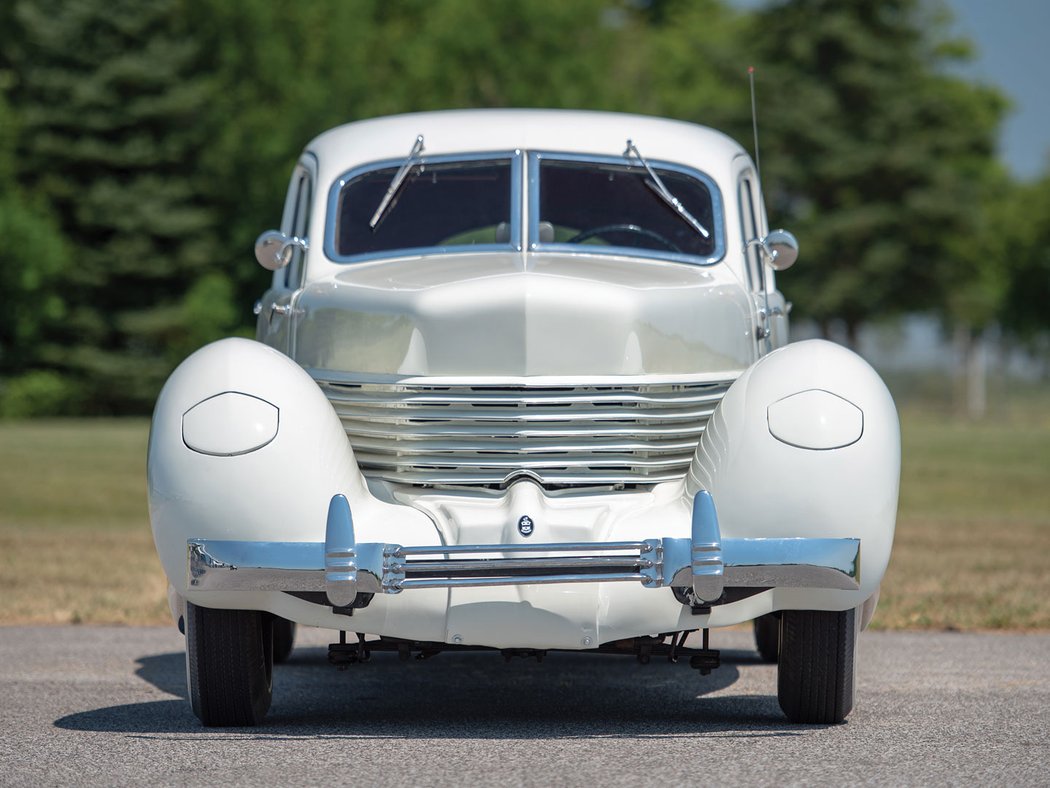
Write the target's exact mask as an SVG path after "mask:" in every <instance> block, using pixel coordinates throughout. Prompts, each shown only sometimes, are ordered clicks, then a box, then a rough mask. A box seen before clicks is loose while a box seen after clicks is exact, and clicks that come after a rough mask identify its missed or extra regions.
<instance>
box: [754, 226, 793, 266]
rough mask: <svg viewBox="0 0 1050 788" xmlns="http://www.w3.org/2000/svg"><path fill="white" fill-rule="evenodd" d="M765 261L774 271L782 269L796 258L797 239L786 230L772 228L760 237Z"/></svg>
mask: <svg viewBox="0 0 1050 788" xmlns="http://www.w3.org/2000/svg"><path fill="white" fill-rule="evenodd" d="M762 250H763V251H764V252H765V255H766V262H768V263H769V267H770V268H772V269H773V270H774V271H784V270H786V269H788V268H790V267H791V266H793V265H794V264H795V261H796V260H797V259H798V239H797V238H795V236H794V234H793V233H789V232H788V231H787V230H772V231H770V233H769V235H767V236H766V237H765V238H763V239H762Z"/></svg>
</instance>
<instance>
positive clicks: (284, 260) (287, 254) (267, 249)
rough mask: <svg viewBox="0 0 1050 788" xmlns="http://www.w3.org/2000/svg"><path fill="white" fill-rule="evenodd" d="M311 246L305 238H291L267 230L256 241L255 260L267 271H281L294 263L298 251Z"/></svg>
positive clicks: (276, 231)
mask: <svg viewBox="0 0 1050 788" xmlns="http://www.w3.org/2000/svg"><path fill="white" fill-rule="evenodd" d="M309 248H310V246H309V244H308V243H307V242H306V239H305V238H289V237H288V236H287V235H285V234H284V233H282V232H281V231H280V230H267V231H266V232H264V233H263V234H262V235H260V236H259V237H258V238H256V239H255V259H256V260H258V261H259V265H261V266H262V267H263V268H265V269H266V270H267V271H279V270H280V269H282V268H284V267H285V266H286V265H288V263H290V262H292V255H293V254H295V250H296V249H302V250H303V251H304V252H305V251H306V250H307V249H309Z"/></svg>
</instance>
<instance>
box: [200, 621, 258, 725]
mask: <svg viewBox="0 0 1050 788" xmlns="http://www.w3.org/2000/svg"><path fill="white" fill-rule="evenodd" d="M273 620H274V617H273V616H271V615H270V614H269V613H261V612H259V611H257V610H213V609H211V608H207V607H198V606H197V605H194V604H193V603H192V602H188V603H187V604H186V675H187V679H188V682H189V691H190V703H191V704H192V705H193V713H194V714H196V715H197V717H198V719H200V721H201V722H202V723H204V724H205V725H208V726H215V725H222V726H234V725H237V726H240V725H258V724H259V723H260V722H262V719H263V717H265V716H266V712H267V710H269V708H270V698H271V697H272V694H273Z"/></svg>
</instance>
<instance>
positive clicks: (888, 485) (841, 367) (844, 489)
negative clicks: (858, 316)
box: [686, 340, 900, 609]
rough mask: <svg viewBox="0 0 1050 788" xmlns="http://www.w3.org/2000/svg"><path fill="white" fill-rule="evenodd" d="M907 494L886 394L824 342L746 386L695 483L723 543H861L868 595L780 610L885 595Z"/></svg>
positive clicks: (728, 400) (729, 403)
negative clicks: (711, 503) (712, 510)
mask: <svg viewBox="0 0 1050 788" xmlns="http://www.w3.org/2000/svg"><path fill="white" fill-rule="evenodd" d="M774 433H776V434H774ZM899 483H900V426H899V422H898V419H897V411H896V408H895V407H894V404H893V399H892V397H891V396H890V393H889V391H888V390H887V389H886V386H885V384H884V383H883V382H882V380H881V379H880V378H879V376H878V374H877V373H876V372H875V371H874V370H873V369H872V368H871V367H870V366H869V365H868V364H867V362H865V361H864V360H863V359H862V358H860V356H858V355H856V354H855V353H853V352H852V351H850V350H847V349H846V348H843V347H841V346H839V345H835V344H833V343H831V342H825V341H823V340H810V341H806V342H799V343H795V344H792V345H787V346H786V347H783V348H780V349H779V350H776V351H774V352H773V353H770V354H769V355H768V356H765V357H763V358H762V359H760V360H759V361H757V362H756V363H755V364H753V365H752V366H751V367H750V368H749V369H747V370H746V371H745V372H744V374H743V375H741V376H740V378H739V379H738V380H737V381H736V382H735V383H734V384H733V386H731V387H730V389H729V391H728V392H727V393H726V395H725V397H724V398H723V399H722V401H721V403H720V404H719V406H718V408H717V409H716V410H715V412H714V414H713V415H712V417H711V420H710V422H709V424H708V426H707V429H706V431H705V432H704V435H703V437H702V439H701V441H700V445H699V447H698V448H697V452H696V455H695V457H694V459H693V462H692V465H691V467H690V469H689V474H688V476H687V479H686V487H687V494H688V495H692V494H695V492H696V490H698V489H706V490H709V491H710V492H711V494H712V496H713V497H714V500H715V503H716V505H717V507H718V518H719V523H720V526H721V528H722V533H723V535H724V536H726V537H736V538H759V537H780V538H783V537H847V538H860V540H861V571H860V581H861V588H860V590H859V591H857V592H850V599H849V600H844V598H842V595H841V594H839V595H838V597H835V598H834V601H832V600H833V597H832V595H829V594H824V596H826V597H827V599H826V600H825V601H823V602H821V601H820V600H819V599H817V598H816V597H813V596H812V594H811V597H810V599H809V600H802V599H795V598H794V597H796V596H799V594H801V593H802V592H799V591H795V590H793V589H780V590H778V591H777V592H776V593H777V606H779V607H795V606H798V605H800V604H801V605H803V606H807V607H812V608H814V609H819V608H820V607H829V608H830V607H838V608H840V609H841V608H843V607H845V606H846V603H847V602H852V603H853V604H860V603H861V602H863V601H864V600H866V599H868V598H869V597H871V596H872V594H874V593H875V592H876V591H877V589H878V586H879V583H880V582H881V580H882V577H883V574H884V573H885V571H886V565H887V563H888V562H889V556H890V549H891V547H892V544H893V531H894V527H895V522H896V514H897V494H898V487H899ZM822 593H823V592H822ZM814 600H816V601H814Z"/></svg>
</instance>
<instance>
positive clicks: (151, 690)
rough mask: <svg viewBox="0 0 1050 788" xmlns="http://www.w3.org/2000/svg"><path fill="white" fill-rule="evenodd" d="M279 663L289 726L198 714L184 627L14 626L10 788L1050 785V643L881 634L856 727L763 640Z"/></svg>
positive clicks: (2, 746)
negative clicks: (649, 651) (797, 682)
mask: <svg viewBox="0 0 1050 788" xmlns="http://www.w3.org/2000/svg"><path fill="white" fill-rule="evenodd" d="M304 639H305V640H306V641H307V642H306V645H305V646H304V647H302V648H300V649H298V650H297V651H296V653H295V654H294V655H293V657H292V660H291V661H290V662H289V663H288V664H286V665H283V666H279V667H278V669H277V674H276V678H275V681H276V687H275V693H274V704H273V708H272V709H271V715H270V717H269V718H268V724H267V725H265V726H263V727H260V728H257V729H248V730H244V729H240V730H235V729H211V730H205V729H203V728H201V727H199V726H198V724H197V721H196V719H195V718H194V717H193V715H192V712H191V711H190V707H189V703H188V701H187V700H186V699H185V694H186V692H185V667H184V664H185V663H184V658H183V652H182V638H181V636H180V635H179V634H178V632H177V631H176V630H175V629H174V628H159V629H158V628H95V627H61V628H20V627H6V628H0V708H2V710H3V712H2V714H3V725H2V727H0V731H2V733H0V785H4V786H8V785H34V786H36V785H48V784H54V785H72V784H76V785H101V784H104V785H122V784H145V783H150V784H160V785H170V784H223V785H236V784H252V785H262V784H274V785H285V784H315V785H316V784H321V783H328V784H359V785H369V786H371V785H395V784H396V785H430V784H442V785H486V786H488V785H656V784H662V785H685V784H698V783H701V782H702V783H708V784H710V783H717V784H728V785H739V784H748V785H756V784H757V785H763V784H767V785H785V784H805V785H814V784H816V785H821V784H826V785H843V784H862V783H872V784H883V785H888V784H894V785H896V784H910V785H920V784H922V785H929V784H948V783H954V784H959V783H976V784H982V783H992V784H996V785H1048V784H1050V669H1048V668H1050V658H1048V654H1050V635H1046V634H1041V635H993V634H954V633H943V634H927V633H923V634H918V633H873V632H869V633H865V634H864V635H863V636H862V637H861V646H860V668H859V675H858V701H857V705H856V707H855V710H854V712H853V714H852V715H851V716H850V718H849V720H848V722H847V723H846V724H845V725H840V726H832V727H803V726H797V725H790V724H788V723H787V722H786V721H785V720H784V718H783V717H782V716H781V714H780V710H779V708H778V706H777V702H776V699H775V697H774V692H775V687H776V669H775V668H774V667H772V666H768V665H763V664H760V663H759V662H758V661H757V658H756V656H755V655H754V653H753V652H751V651H750V650H749V649H750V648H751V638H750V633H748V632H744V631H731V632H726V633H719V632H715V633H714V637H713V642H712V646H713V647H718V648H723V649H727V650H726V651H724V652H723V659H724V663H725V664H724V665H723V667H722V668H721V669H720V670H718V671H716V672H715V673H712V674H711V675H710V676H707V677H701V676H700V675H699V674H698V673H697V672H696V671H694V670H691V669H690V668H689V667H688V665H687V664H685V663H679V664H670V663H667V662H665V661H657V660H654V661H653V662H652V663H651V664H649V665H645V666H643V665H639V664H638V663H637V662H636V661H635V660H633V659H631V658H625V657H599V656H590V655H572V654H566V655H555V654H552V655H550V656H548V657H547V659H546V660H545V661H544V662H543V664H536V663H535V662H534V661H531V660H530V661H525V660H515V661H513V662H511V663H504V662H503V660H502V659H501V658H500V657H499V656H498V655H492V654H475V653H471V654H448V653H446V654H442V655H440V656H438V657H435V658H433V659H430V660H425V661H415V660H413V661H411V662H407V663H402V662H399V661H398V660H397V658H396V657H395V656H393V655H390V654H377V655H375V656H373V658H372V661H371V662H370V663H368V664H366V665H359V666H353V667H351V668H350V669H349V670H347V671H345V672H339V671H337V670H336V669H334V668H332V667H330V666H329V665H328V664H327V662H326V651H325V649H324V648H323V644H325V643H327V642H328V633H326V632H321V631H311V632H308V633H306V638H304Z"/></svg>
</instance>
